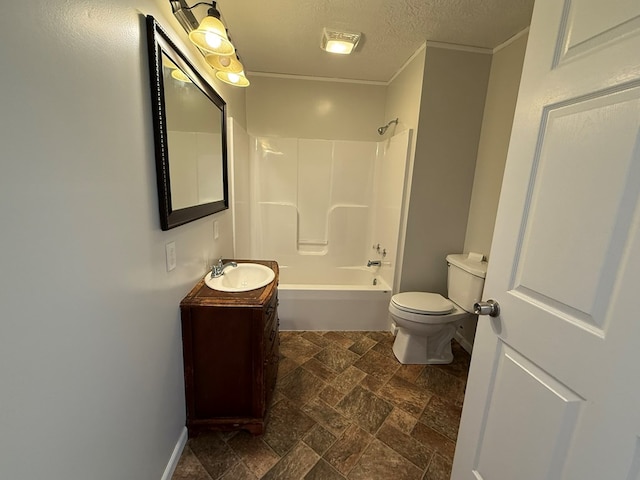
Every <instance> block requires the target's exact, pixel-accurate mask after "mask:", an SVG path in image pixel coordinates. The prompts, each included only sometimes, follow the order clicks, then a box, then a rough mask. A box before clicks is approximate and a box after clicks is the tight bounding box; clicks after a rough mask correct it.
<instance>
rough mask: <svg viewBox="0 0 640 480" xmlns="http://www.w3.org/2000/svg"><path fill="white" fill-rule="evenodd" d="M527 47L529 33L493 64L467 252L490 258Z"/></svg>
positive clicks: (469, 224) (519, 38)
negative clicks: (481, 254) (479, 253)
mask: <svg viewBox="0 0 640 480" xmlns="http://www.w3.org/2000/svg"><path fill="white" fill-rule="evenodd" d="M526 47H527V35H526V33H525V34H523V35H521V36H520V37H518V38H517V39H516V40H515V41H513V43H510V44H509V45H507V46H505V47H504V48H501V49H500V50H499V51H497V52H496V53H495V54H494V55H493V59H492V61H491V74H490V76H489V86H488V88H487V101H486V103H485V107H484V117H483V120H482V133H481V134H480V143H479V145H478V160H477V163H476V174H475V178H474V180H473V193H472V194H471V205H470V207H469V220H468V222H467V234H466V237H465V239H464V251H465V252H470V251H473V252H481V253H484V254H485V255H486V256H487V257H489V250H490V248H491V239H492V238H493V226H494V224H495V222H496V213H497V210H498V199H499V197H500V189H501V187H502V175H503V174H504V164H505V161H506V159H507V150H508V149H509V138H510V137H511V125H512V124H513V114H514V112H515V108H516V98H517V97H518V87H519V86H520V76H521V75H522V63H523V62H524V52H525V49H526Z"/></svg>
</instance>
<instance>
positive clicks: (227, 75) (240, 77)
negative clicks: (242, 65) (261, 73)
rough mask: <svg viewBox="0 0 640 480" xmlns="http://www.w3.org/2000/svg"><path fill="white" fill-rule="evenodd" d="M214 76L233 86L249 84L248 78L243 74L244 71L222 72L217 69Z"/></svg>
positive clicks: (246, 85)
mask: <svg viewBox="0 0 640 480" xmlns="http://www.w3.org/2000/svg"><path fill="white" fill-rule="evenodd" d="M216 78H217V79H218V80H220V81H222V82H224V83H228V84H229V85H233V86H234V87H248V86H249V79H248V78H247V77H246V76H245V74H244V71H242V72H238V73H234V72H223V71H220V70H219V71H217V72H216Z"/></svg>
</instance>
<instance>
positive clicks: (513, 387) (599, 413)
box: [451, 0, 640, 480]
mask: <svg viewBox="0 0 640 480" xmlns="http://www.w3.org/2000/svg"><path fill="white" fill-rule="evenodd" d="M639 196H640V0H615V1H612V0H608V1H607V0H564V1H560V0H537V2H536V5H535V8H534V14H533V19H532V24H531V30H530V34H529V41H528V47H527V53H526V57H525V63H524V71H523V77H522V82H521V86H520V94H519V97H518V106H517V108H516V116H515V120H514V127H513V133H512V137H511V143H510V149H509V155H508V159H507V166H506V170H505V177H504V183H503V189H502V194H501V197H500V206H499V209H498V217H497V222H496V229H495V235H494V242H493V245H492V248H491V255H490V260H489V271H488V275H487V280H486V285H485V292H484V298H485V299H489V298H491V299H494V300H496V301H497V302H498V303H499V304H500V307H501V313H500V315H499V316H498V317H495V318H493V317H488V316H487V317H480V318H479V322H478V334H477V336H476V340H475V344H474V351H473V358H472V364H471V371H470V375H469V382H468V385H467V393H466V397H465V402H464V409H463V413H462V422H461V426H460V432H459V435H458V444H457V448H456V455H455V461H454V465H453V473H452V477H451V478H452V479H453V480H467V479H475V480H478V479H484V480H544V479H575V480H578V479H580V480H614V479H620V480H640V313H639V312H640V232H639V230H640V203H639Z"/></svg>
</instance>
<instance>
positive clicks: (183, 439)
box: [161, 427, 189, 480]
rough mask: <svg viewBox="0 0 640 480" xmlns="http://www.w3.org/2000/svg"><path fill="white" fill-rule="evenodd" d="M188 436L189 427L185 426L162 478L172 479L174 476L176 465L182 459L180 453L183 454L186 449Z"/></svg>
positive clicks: (163, 479) (165, 479) (164, 479)
mask: <svg viewBox="0 0 640 480" xmlns="http://www.w3.org/2000/svg"><path fill="white" fill-rule="evenodd" d="M188 438H189V434H188V433H187V427H183V428H182V432H181V433H180V437H179V438H178V443H176V446H175V448H174V449H173V453H172V454H171V458H170V459H169V463H168V464H167V468H165V469H164V473H163V474H162V479H161V480H171V477H173V472H175V471H176V467H177V466H178V462H179V461H180V455H182V450H184V447H185V445H186V444H187V439H188Z"/></svg>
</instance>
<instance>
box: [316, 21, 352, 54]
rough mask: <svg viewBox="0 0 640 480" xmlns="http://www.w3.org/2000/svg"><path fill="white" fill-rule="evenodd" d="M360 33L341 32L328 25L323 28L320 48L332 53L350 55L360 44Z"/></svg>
mask: <svg viewBox="0 0 640 480" xmlns="http://www.w3.org/2000/svg"><path fill="white" fill-rule="evenodd" d="M359 41H360V33H353V32H339V31H337V30H330V29H327V28H326V27H325V28H323V29H322V38H321V39H320V48H322V49H323V50H325V51H327V52H330V53H338V54H340V55H349V54H350V53H351V52H353V50H354V49H355V48H356V45H358V42H359Z"/></svg>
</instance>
